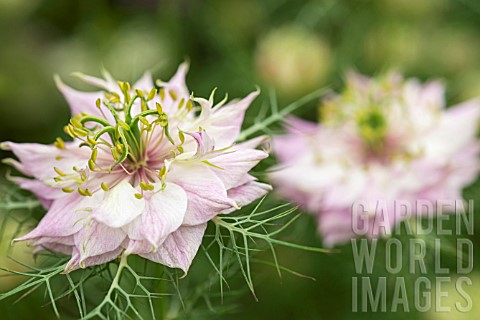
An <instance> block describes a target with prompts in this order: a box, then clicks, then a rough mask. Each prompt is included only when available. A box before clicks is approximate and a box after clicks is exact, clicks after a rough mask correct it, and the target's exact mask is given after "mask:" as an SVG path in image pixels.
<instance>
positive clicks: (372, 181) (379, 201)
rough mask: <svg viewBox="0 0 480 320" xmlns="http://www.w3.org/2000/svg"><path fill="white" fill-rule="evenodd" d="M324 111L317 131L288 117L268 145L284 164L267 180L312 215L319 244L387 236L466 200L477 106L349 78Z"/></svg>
mask: <svg viewBox="0 0 480 320" xmlns="http://www.w3.org/2000/svg"><path fill="white" fill-rule="evenodd" d="M320 110H321V120H322V121H321V124H316V123H311V122H306V121H303V120H300V119H295V118H291V119H290V121H288V124H287V134H285V135H283V136H278V137H276V138H274V139H273V150H274V152H275V154H276V155H277V157H278V160H279V162H280V164H279V165H278V166H277V167H276V168H275V170H274V171H273V172H272V173H271V175H270V178H271V181H272V182H273V184H274V186H275V187H276V189H277V190H278V192H279V193H280V194H282V195H283V196H285V197H286V198H288V199H291V200H292V201H295V202H297V203H298V204H300V205H301V206H303V208H304V209H305V210H306V211H309V212H312V213H314V214H315V215H316V217H317V218H318V228H319V231H320V233H321V234H322V235H323V238H324V243H325V245H329V246H331V245H334V244H336V243H342V242H345V241H348V240H349V239H351V238H354V237H356V236H358V235H364V234H365V235H367V236H369V237H378V236H380V235H383V234H388V233H389V232H391V231H392V227H393V226H394V225H396V224H397V223H398V222H399V221H401V220H402V219H403V218H405V217H407V216H408V215H409V214H412V215H414V214H426V213H429V214H430V213H433V212H426V210H427V209H428V210H431V208H432V207H434V208H435V202H436V200H460V199H462V195H461V191H462V188H463V187H465V186H466V185H468V184H469V183H471V182H472V181H473V180H474V179H475V178H476V174H477V172H478V169H479V162H478V159H477V157H478V153H479V144H478V142H477V140H476V131H477V124H478V122H479V117H480V101H479V100H472V101H469V102H466V103H462V104H460V105H457V106H454V107H451V108H445V98H444V88H443V86H442V84H441V83H439V82H429V83H426V84H420V83H419V82H418V81H416V80H405V79H403V78H402V77H401V76H400V75H398V74H389V75H387V76H384V77H380V78H377V79H369V78H366V77H363V76H361V75H358V74H350V75H349V77H348V80H347V85H346V89H345V91H344V92H343V93H342V94H341V95H333V96H330V97H327V99H325V101H324V103H323V104H322V105H321V109H320ZM422 201H423V203H425V201H426V202H427V203H430V204H431V205H427V206H420V205H419V203H422ZM399 203H402V204H406V205H405V206H404V207H401V208H400V209H402V210H404V212H399V210H398V209H399V207H398V204H399ZM354 204H355V205H356V206H353V205H354ZM359 204H362V207H363V208H362V210H361V211H355V209H358V207H357V205H359ZM352 206H353V207H352ZM407 211H409V212H407ZM379 215H381V219H378V218H379ZM383 224H386V226H383ZM359 230H361V231H359ZM359 233H360V234H359Z"/></svg>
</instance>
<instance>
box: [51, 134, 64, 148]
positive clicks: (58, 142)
mask: <svg viewBox="0 0 480 320" xmlns="http://www.w3.org/2000/svg"><path fill="white" fill-rule="evenodd" d="M53 145H54V146H55V147H57V148H58V149H65V142H64V141H63V140H62V138H60V137H58V138H57V139H56V140H55V142H54V143H53Z"/></svg>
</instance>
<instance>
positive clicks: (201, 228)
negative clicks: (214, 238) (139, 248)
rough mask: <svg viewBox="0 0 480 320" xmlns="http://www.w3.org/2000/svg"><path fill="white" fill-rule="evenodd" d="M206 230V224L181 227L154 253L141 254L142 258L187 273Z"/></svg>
mask: <svg viewBox="0 0 480 320" xmlns="http://www.w3.org/2000/svg"><path fill="white" fill-rule="evenodd" d="M206 228H207V224H206V223H204V224H200V225H197V226H182V227H180V228H179V229H178V230H177V231H175V232H174V233H172V234H171V235H170V236H168V238H167V239H166V240H165V242H164V243H163V244H162V245H161V246H160V247H159V248H158V250H157V251H156V252H153V253H148V254H142V257H145V258H147V259H149V260H152V261H155V262H158V263H161V264H163V265H166V266H168V267H170V268H179V269H182V270H183V272H185V273H187V272H188V269H189V268H190V265H191V264H192V261H193V258H194V257H195V255H196V254H197V251H198V248H199V247H200V244H201V243H202V239H203V234H204V233H205V229H206Z"/></svg>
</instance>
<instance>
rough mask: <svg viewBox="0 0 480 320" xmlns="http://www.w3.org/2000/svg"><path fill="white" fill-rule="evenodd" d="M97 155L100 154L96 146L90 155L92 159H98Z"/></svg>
mask: <svg viewBox="0 0 480 320" xmlns="http://www.w3.org/2000/svg"><path fill="white" fill-rule="evenodd" d="M97 155H98V149H97V148H95V149H93V150H92V156H91V157H90V159H92V160H93V161H97Z"/></svg>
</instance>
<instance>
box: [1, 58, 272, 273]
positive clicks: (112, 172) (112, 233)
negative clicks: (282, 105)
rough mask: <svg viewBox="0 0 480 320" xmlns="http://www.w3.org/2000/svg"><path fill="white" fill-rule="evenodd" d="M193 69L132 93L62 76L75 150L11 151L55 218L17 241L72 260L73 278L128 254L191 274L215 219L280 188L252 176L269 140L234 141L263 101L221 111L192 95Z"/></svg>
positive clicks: (143, 83) (63, 146) (29, 147)
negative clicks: (79, 86)
mask: <svg viewBox="0 0 480 320" xmlns="http://www.w3.org/2000/svg"><path fill="white" fill-rule="evenodd" d="M187 69H188V66H187V65H186V64H182V65H181V66H180V67H179V69H178V71H177V73H176V74H175V75H174V77H173V78H172V79H171V80H170V81H169V82H161V81H159V82H157V85H158V88H156V87H155V86H154V84H153V82H152V79H151V76H150V74H148V73H146V74H145V75H144V76H143V77H142V78H141V79H140V80H139V81H138V82H137V83H135V84H134V85H133V86H131V85H130V84H129V83H126V82H116V81H114V80H113V79H112V77H111V76H110V75H109V74H108V73H105V74H104V76H105V79H98V78H94V77H91V76H86V75H81V74H79V76H80V77H81V78H82V79H83V80H84V81H86V82H87V83H89V84H92V85H94V86H97V87H99V88H100V89H101V91H97V92H80V91H76V90H74V89H72V88H70V87H68V86H66V85H65V84H64V83H63V82H62V81H61V80H60V79H59V78H57V79H56V82H57V85H58V88H59V89H60V91H61V92H62V93H63V95H64V96H65V98H66V100H67V102H68V103H69V105H70V108H71V111H72V115H73V117H72V118H71V120H70V123H69V124H68V125H67V126H66V127H65V132H66V133H67V134H68V135H69V136H71V137H72V138H73V141H72V142H64V141H63V140H62V139H60V138H58V139H57V140H56V142H55V143H54V144H53V145H40V144H30V143H25V144H17V143H13V142H5V143H3V144H2V147H3V148H4V149H8V150H11V151H13V153H14V154H15V155H16V156H17V157H18V159H19V160H20V162H17V161H15V160H12V159H9V160H8V162H9V163H10V164H11V165H13V166H14V167H15V168H16V169H18V170H19V171H20V172H22V173H23V174H25V175H27V176H31V177H33V179H28V178H23V177H12V179H13V180H14V181H15V182H17V183H18V184H19V185H20V186H21V187H22V188H24V189H27V190H30V191H32V192H33V193H34V194H35V195H37V196H38V198H39V199H40V200H41V202H42V204H43V205H44V206H45V208H47V209H48V212H47V214H46V215H45V217H44V218H43V219H42V220H41V221H40V223H39V225H38V226H37V227H36V228H35V229H34V230H33V231H31V232H30V233H28V234H27V235H25V236H23V237H21V238H19V239H17V241H22V240H28V241H29V242H30V244H31V245H34V246H37V248H38V250H42V249H48V250H53V251H56V252H61V253H64V254H67V255H71V260H70V261H69V263H68V265H67V267H66V270H65V271H66V272H69V271H71V270H74V269H77V268H79V267H82V268H83V267H86V266H91V265H96V264H102V263H105V262H107V261H110V260H112V259H114V258H116V257H117V256H118V255H120V254H121V253H122V252H124V253H125V254H138V255H140V256H142V257H145V258H147V259H150V260H153V261H155V262H158V263H161V264H164V265H167V266H169V267H173V268H181V269H182V270H183V271H184V272H187V270H188V268H189V266H190V264H191V262H192V259H193V258H194V256H195V254H196V252H197V250H198V248H199V245H200V243H201V240H202V238H203V235H204V231H205V228H206V225H207V222H208V221H209V220H211V219H212V218H214V217H215V216H216V215H218V214H221V213H229V212H232V211H234V210H236V209H238V208H240V206H242V205H246V204H248V203H250V202H252V201H254V200H255V199H257V198H259V197H261V196H263V195H265V194H266V193H267V192H268V191H269V190H270V186H269V185H266V184H263V183H259V182H257V181H256V179H255V178H254V177H253V176H251V175H249V174H248V171H249V170H250V169H251V168H252V167H254V166H255V165H256V164H257V163H258V162H259V161H260V160H261V159H263V158H265V157H267V154H266V153H265V152H263V151H260V150H256V149H255V148H256V147H257V146H258V145H259V144H260V143H261V139H254V140H251V141H247V142H244V143H241V144H235V140H236V138H237V136H238V135H239V133H240V126H241V125H242V122H243V117H244V113H245V111H246V109H247V108H248V106H249V105H250V103H251V102H252V100H253V99H254V98H255V97H256V96H257V95H258V92H253V93H251V94H249V95H248V96H247V97H245V98H244V99H241V100H237V101H232V102H230V103H227V104H225V101H223V102H222V103H220V104H217V105H214V103H213V97H211V98H210V99H209V100H206V99H201V98H193V97H191V96H190V93H189V91H188V89H187V87H186V85H185V75H186V72H187ZM212 96H213V94H212ZM222 104H225V105H223V106H222Z"/></svg>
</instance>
